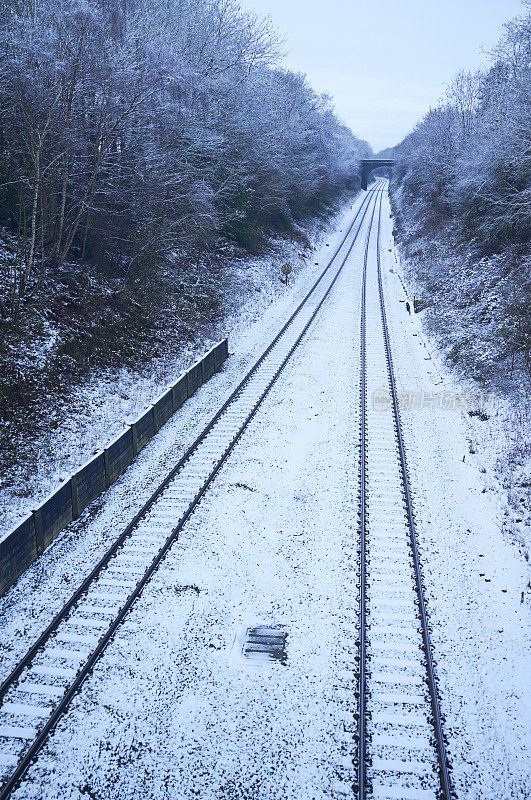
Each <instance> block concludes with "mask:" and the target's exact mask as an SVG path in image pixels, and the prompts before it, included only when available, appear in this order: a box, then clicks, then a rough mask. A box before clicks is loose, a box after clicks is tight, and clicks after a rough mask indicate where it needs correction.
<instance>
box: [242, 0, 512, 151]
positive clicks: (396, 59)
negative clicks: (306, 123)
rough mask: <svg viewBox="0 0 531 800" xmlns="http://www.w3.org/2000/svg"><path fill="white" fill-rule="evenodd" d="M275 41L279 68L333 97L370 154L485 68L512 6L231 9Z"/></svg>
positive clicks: (293, 3)
mask: <svg viewBox="0 0 531 800" xmlns="http://www.w3.org/2000/svg"><path fill="white" fill-rule="evenodd" d="M241 3H242V6H243V7H247V8H251V9H253V10H255V11H258V12H260V13H261V14H263V15H269V16H270V17H271V19H272V21H273V23H274V25H275V26H276V28H277V29H278V30H279V31H280V33H281V34H282V35H283V37H284V39H285V49H286V50H287V51H288V55H287V56H286V58H285V59H284V62H283V63H284V65H285V66H286V67H288V68H289V69H293V70H295V71H299V72H305V73H307V75H308V77H309V79H310V82H311V84H312V86H313V87H314V88H315V89H317V90H318V91H319V92H328V93H329V94H330V95H332V96H333V98H334V104H335V107H336V110H337V112H338V115H339V116H340V117H341V119H342V120H343V121H344V122H346V123H347V124H348V125H349V126H350V127H351V128H352V130H353V131H354V133H355V134H356V135H357V136H360V137H361V138H362V139H367V141H369V143H370V144H371V145H372V147H373V149H374V151H375V152H378V151H379V150H381V149H383V148H385V147H390V146H392V145H395V144H397V143H398V142H399V141H401V139H403V137H404V136H405V135H406V134H407V133H409V131H410V130H411V128H412V127H413V125H414V124H415V122H416V121H417V120H418V119H419V118H420V117H421V116H422V115H423V114H424V113H425V111H427V110H428V108H429V107H430V105H433V104H435V103H436V102H437V100H438V99H439V98H440V97H441V95H442V93H443V90H444V86H445V85H446V84H447V83H448V82H449V81H450V80H451V79H452V76H453V75H454V74H455V72H457V70H459V69H476V68H477V67H480V66H481V65H482V64H484V63H485V56H484V54H483V52H484V51H485V50H489V49H490V48H492V46H493V45H494V44H495V43H496V41H497V40H498V39H499V37H500V35H501V33H502V26H503V23H504V22H506V21H507V20H508V19H510V18H511V17H514V16H516V15H517V14H520V13H523V7H522V5H521V3H520V0H318V1H316V0H241Z"/></svg>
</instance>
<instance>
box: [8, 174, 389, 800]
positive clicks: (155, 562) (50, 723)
mask: <svg viewBox="0 0 531 800" xmlns="http://www.w3.org/2000/svg"><path fill="white" fill-rule="evenodd" d="M380 191H381V184H377V186H376V187H375V189H373V190H372V191H371V192H369V193H368V194H367V196H366V197H365V198H364V199H363V201H362V203H361V205H360V207H359V209H358V210H357V212H356V214H355V216H354V219H353V221H352V223H351V224H350V226H349V228H348V230H347V232H346V234H345V236H344V237H343V239H342V241H341V243H340V244H339V246H338V247H337V249H336V250H335V252H334V254H333V255H332V257H331V258H330V260H329V262H328V264H327V266H326V268H325V269H324V270H323V272H322V273H321V275H320V276H319V278H318V279H317V280H316V281H315V283H314V284H313V285H312V287H311V288H310V290H309V291H308V292H307V294H306V295H305V297H304V298H303V300H302V301H301V303H300V304H299V305H298V306H297V308H296V309H295V311H294V312H293V314H292V315H291V316H290V318H289V319H288V321H287V322H286V323H285V325H284V326H283V327H282V328H281V330H280V331H279V333H278V334H277V335H276V336H275V338H274V339H273V341H272V342H271V343H270V344H269V346H268V347H267V348H266V350H265V351H264V352H263V353H262V355H261V356H260V357H259V359H258V360H257V361H256V362H255V364H254V365H253V367H252V368H251V369H250V370H249V372H248V373H247V375H246V376H245V377H244V379H243V380H242V381H241V382H240V384H239V385H238V386H237V387H236V389H235V390H234V391H233V392H232V394H231V395H230V397H229V398H228V399H227V400H226V402H225V403H224V404H223V406H222V407H221V408H220V409H219V411H218V412H217V413H216V414H215V415H214V417H213V418H212V419H211V421H210V422H209V423H208V425H207V426H206V427H205V429H204V430H203V431H202V432H201V434H200V435H199V436H198V437H197V439H196V440H195V441H194V443H193V444H192V445H191V446H190V447H189V448H188V450H187V451H186V453H185V454H184V455H183V456H182V458H181V459H180V460H179V462H178V463H177V465H176V466H175V467H174V468H173V469H172V470H171V472H170V473H169V474H168V475H167V476H166V478H165V479H164V480H163V481H162V482H161V483H160V484H159V486H158V487H157V489H156V490H155V492H154V493H153V494H152V496H151V497H150V498H149V500H148V501H147V502H146V503H145V504H144V506H143V507H142V508H141V509H140V511H139V512H138V513H137V514H136V516H135V517H134V519H133V521H132V522H131V523H130V524H129V525H128V526H127V528H126V529H125V530H124V531H123V533H122V534H121V535H120V536H119V538H118V539H117V540H116V541H115V543H114V544H113V545H112V547H111V548H110V549H109V550H108V551H107V552H106V554H105V555H104V556H103V558H102V559H101V560H100V561H99V562H98V564H97V565H96V566H95V567H94V568H93V570H92V571H91V572H90V574H89V575H88V576H87V578H85V580H84V581H83V582H82V584H81V586H80V587H79V588H78V589H77V590H76V592H75V593H74V594H73V595H72V597H71V598H70V599H69V600H68V601H67V603H66V604H65V605H64V606H63V608H62V609H61V610H60V611H59V612H58V613H57V614H56V616H55V617H54V619H53V620H52V622H51V623H50V624H49V626H48V627H47V628H46V630H45V631H44V632H43V633H42V634H41V635H40V636H39V638H38V639H37V641H36V642H35V644H34V645H33V646H32V647H31V648H30V649H29V650H28V652H27V653H26V655H25V656H24V657H23V658H22V659H21V661H20V662H19V663H18V664H17V666H16V667H15V668H14V669H13V671H12V672H11V674H10V675H9V676H8V678H7V679H6V680H5V681H4V683H3V684H2V686H1V687H0V702H1V700H2V699H3V697H4V696H5V694H6V693H7V692H8V691H9V689H10V688H12V687H13V685H14V684H15V683H16V681H17V680H18V678H19V677H20V676H21V675H22V673H23V671H24V669H26V668H27V667H29V666H30V665H31V662H32V660H33V659H34V657H35V655H36V654H37V653H38V652H39V650H40V649H41V648H42V647H43V646H45V645H46V642H47V641H48V639H49V638H50V636H51V635H52V634H53V633H54V631H55V630H56V629H57V628H58V626H59V624H60V623H61V622H62V621H63V620H64V619H65V618H66V617H67V616H68V614H69V612H70V611H71V610H72V609H73V608H74V606H75V605H76V603H77V602H78V601H79V600H80V599H81V597H82V596H83V594H84V593H85V592H86V591H87V590H88V588H89V586H90V585H91V584H92V582H93V581H94V580H95V579H96V578H97V576H98V575H99V574H100V572H102V570H103V569H104V568H105V567H106V566H107V565H108V563H109V561H110V560H111V558H112V557H113V556H114V555H115V554H116V552H117V551H118V550H119V548H120V547H121V545H122V544H123V543H124V542H125V540H126V539H127V538H128V536H129V535H130V534H131V533H132V532H133V530H134V529H135V528H136V526H137V525H138V523H139V522H140V521H141V520H142V518H143V517H144V516H145V515H146V514H147V513H148V512H149V510H150V509H151V508H152V506H153V504H154V503H155V501H156V500H157V499H158V498H159V497H160V496H161V494H162V493H163V492H164V490H165V488H166V487H167V486H168V484H169V483H170V482H171V481H172V480H173V478H174V477H175V476H176V475H177V473H178V472H179V471H180V470H181V469H182V467H183V466H184V464H185V463H186V462H187V461H188V460H189V458H190V457H191V455H192V454H193V453H194V452H195V451H196V450H197V449H198V447H199V446H200V445H201V443H202V442H203V440H204V439H205V438H206V436H207V435H208V433H209V432H210V430H211V429H212V428H213V427H214V425H215V424H216V423H217V421H218V420H219V419H220V418H221V417H222V416H223V414H224V413H225V411H226V410H227V409H228V408H229V406H230V405H231V403H232V402H233V401H234V400H235V399H236V398H237V397H238V396H239V395H240V394H241V392H242V390H243V389H244V387H246V386H247V384H248V383H249V382H250V380H251V379H252V377H253V375H254V374H255V373H256V371H257V370H258V369H259V367H260V365H261V364H262V363H263V361H264V360H265V359H266V357H267V356H268V355H269V353H270V352H271V351H272V349H273V347H274V346H275V345H276V344H277V342H278V341H279V340H280V339H281V337H282V336H283V335H284V333H285V332H286V330H287V329H288V328H289V326H290V325H291V323H292V322H293V321H294V320H295V318H296V317H297V316H298V314H299V313H300V311H301V310H302V308H303V307H304V306H305V304H306V303H307V301H308V300H309V299H310V297H311V296H312V294H313V293H314V291H315V290H316V288H317V287H318V285H319V284H320V283H321V281H322V280H323V278H324V277H325V275H326V274H327V273H328V271H329V270H330V268H331V266H332V264H333V263H334V261H335V259H336V258H337V256H338V254H339V253H340V251H341V250H342V248H343V246H344V244H345V242H346V241H347V239H348V237H349V235H350V234H351V232H352V230H353V229H354V226H355V224H356V221H357V220H358V218H359V217H360V215H362V216H361V220H360V222H359V225H358V227H357V229H356V231H355V233H354V237H353V239H352V242H351V243H350V245H349V247H348V249H347V252H346V255H345V256H344V258H343V260H342V262H341V264H340V266H339V268H338V269H337V271H336V274H335V275H334V277H333V279H332V281H331V283H330V285H329V286H328V288H327V289H326V291H325V293H324V295H323V297H322V298H321V300H320V301H319V303H318V305H317V306H316V308H315V310H314V311H313V313H312V314H311V316H310V318H309V320H308V321H307V322H306V324H305V325H304V328H303V329H302V332H301V333H300V334H299V336H298V337H297V339H296V340H295V342H294V344H293V345H292V346H291V348H290V350H289V352H288V353H287V355H286V356H285V358H284V359H283V361H282V362H281V364H280V366H279V367H278V368H277V370H276V371H275V373H274V375H273V377H272V378H271V379H270V380H269V382H268V383H267V385H266V387H265V389H264V390H263V392H262V393H261V395H260V396H259V398H258V400H257V401H256V403H255V404H254V406H253V407H252V408H251V411H250V412H249V414H248V415H247V416H246V418H245V420H244V422H243V423H242V425H241V426H240V428H239V429H238V430H237V432H236V434H235V435H234V437H233V439H232V440H231V442H230V444H229V445H228V447H227V448H226V450H225V451H224V452H223V454H222V456H221V457H220V459H219V460H218V461H217V463H216V464H215V466H214V467H213V469H212V471H211V472H210V474H209V475H208V477H207V479H206V481H204V483H203V485H202V486H201V488H200V489H199V491H198V492H197V494H196V495H195V497H194V499H193V500H192V502H191V503H190V504H189V506H188V508H187V510H186V511H185V513H184V514H183V515H182V516H181V518H180V520H179V522H178V524H177V525H176V526H175V527H174V528H172V531H171V533H170V534H169V536H168V537H167V539H166V541H165V542H164V544H163V545H162V547H161V548H160V549H159V551H158V553H157V555H156V556H155V558H154V559H152V561H151V563H150V564H149V566H148V567H147V569H146V570H145V572H144V574H143V576H142V577H141V578H140V580H139V581H138V582H137V583H136V585H135V587H134V589H133V590H132V592H131V593H130V595H129V596H128V598H127V600H126V601H125V603H124V605H123V606H122V608H121V609H120V610H119V612H118V614H117V615H116V617H115V618H114V619H113V620H112V622H110V623H109V627H108V628H107V630H106V631H105V633H104V634H103V635H102V637H101V638H100V640H99V642H98V644H97V646H96V647H95V648H94V650H93V651H92V653H90V654H89V656H88V658H87V659H86V660H85V663H84V664H83V666H82V667H81V668H80V670H79V671H78V673H77V675H76V677H75V678H74V680H73V682H72V684H71V685H70V687H69V688H68V689H67V690H66V692H65V694H64V696H63V698H62V699H61V700H60V701H59V703H58V704H57V706H56V707H55V709H54V710H53V711H52V713H51V715H50V717H49V719H48V720H47V722H46V723H45V725H44V726H43V727H42V729H41V730H40V731H39V733H38V734H37V736H36V737H35V739H34V740H33V741H32V744H31V745H30V747H29V748H28V750H27V751H26V752H25V753H24V755H23V756H22V758H21V760H20V761H19V763H18V765H17V766H16V767H15V769H14V771H13V772H12V773H11V775H10V776H9V778H8V779H7V781H6V782H5V783H4V784H3V786H2V787H1V789H0V800H7V798H8V797H9V796H10V795H11V793H12V792H13V790H14V789H15V788H16V787H17V785H18V784H19V782H20V781H21V779H22V778H23V777H24V775H25V773H26V772H27V770H28V768H29V767H30V765H31V763H32V761H33V759H34V758H35V756H36V755H37V754H38V752H39V751H40V749H41V748H42V747H43V745H44V743H45V742H46V740H47V738H48V736H49V735H50V733H51V732H52V731H53V729H54V728H55V726H56V725H57V723H58V721H59V719H60V718H61V717H62V716H63V715H64V714H65V713H66V711H67V709H68V707H69V705H70V702H71V701H72V699H73V697H74V696H75V695H76V694H77V692H78V691H79V689H80V688H81V686H82V684H83V683H84V681H85V680H86V678H87V677H88V675H89V674H90V673H91V671H92V669H93V667H94V665H95V663H96V662H97V660H98V659H99V657H100V656H101V655H102V653H103V651H104V650H105V648H106V647H107V645H108V644H109V642H110V641H111V640H112V638H113V636H114V633H115V631H116V629H117V628H118V627H119V625H120V624H121V622H122V621H123V620H124V618H125V617H126V615H127V613H128V612H129V610H130V608H131V607H132V605H133V604H134V603H135V601H136V600H137V599H138V598H139V597H140V595H141V593H142V591H143V589H144V587H145V586H146V584H147V583H148V582H149V580H150V579H151V577H152V576H153V574H154V572H155V571H156V570H157V568H158V567H159V565H160V563H161V562H162V560H163V559H164V557H165V556H166V554H167V552H168V550H169V549H170V548H171V546H172V545H173V544H174V542H175V541H176V540H177V539H178V536H179V533H180V531H181V530H182V528H183V526H184V525H185V524H186V522H187V520H188V519H189V518H190V516H191V515H192V514H193V512H194V510H195V509H196V507H197V505H198V504H199V501H200V500H201V498H202V497H203V495H204V494H205V492H206V491H207V489H208V487H209V486H210V484H211V483H212V481H213V480H214V478H215V476H216V475H217V474H218V472H219V470H220V469H221V467H222V466H223V464H224V463H225V461H226V460H227V458H228V456H229V455H230V453H231V452H232V450H233V449H234V447H235V446H236V444H237V442H238V441H239V439H240V438H241V436H242V434H243V433H244V431H245V429H246V428H247V427H248V425H249V424H250V422H251V420H252V419H253V418H254V416H255V414H256V412H257V411H258V409H259V407H260V406H261V404H262V403H263V401H264V399H265V397H266V395H267V394H268V393H269V392H270V390H271V388H272V387H273V385H274V384H275V383H276V381H277V380H278V378H279V376H280V374H281V372H282V371H283V369H284V367H285V366H286V364H287V363H288V361H289V360H290V358H291V356H292V355H293V353H294V351H295V350H296V349H297V348H298V346H299V345H300V343H301V341H302V339H303V338H304V336H305V334H306V333H307V331H308V329H309V327H310V325H311V324H312V322H313V321H314V319H315V317H316V316H317V314H318V313H319V311H320V309H321V307H322V306H323V304H324V302H325V301H326V299H327V298H328V296H329V295H330V292H331V291H332V288H333V287H334V286H335V284H336V282H337V280H338V278H339V276H340V274H341V272H342V270H343V267H344V266H345V264H346V262H347V260H348V258H349V256H350V254H351V252H352V250H353V248H354V245H355V244H356V242H357V238H358V235H359V233H360V231H361V228H362V226H363V223H364V220H365V217H366V215H367V211H368V209H369V207H370V205H371V201H372V199H373V198H374V207H376V200H377V195H378V193H379V192H380ZM362 212H363V213H362ZM373 215H374V209H373Z"/></svg>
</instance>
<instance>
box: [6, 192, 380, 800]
mask: <svg viewBox="0 0 531 800" xmlns="http://www.w3.org/2000/svg"><path fill="white" fill-rule="evenodd" d="M383 186H384V183H382V182H378V183H377V184H376V186H375V187H374V188H373V189H372V190H371V191H369V192H368V193H367V195H366V196H365V197H364V198H363V200H362V202H361V204H360V205H359V208H358V210H357V212H356V213H355V215H354V218H353V220H352V222H351V224H350V226H349V228H348V230H347V232H346V234H345V236H344V237H343V240H342V241H341V243H340V245H339V246H338V248H337V249H336V251H335V252H334V253H333V255H332V257H331V259H330V260H329V262H328V264H327V266H326V268H325V269H324V270H323V272H322V273H321V275H320V276H319V278H318V279H317V280H316V281H315V283H314V284H313V286H312V287H311V289H310V290H309V292H308V293H307V294H306V296H305V297H304V298H303V300H302V301H301V303H300V304H299V306H298V307H297V308H296V310H295V311H294V313H293V314H292V315H291V317H290V318H289V320H288V321H287V322H286V324H285V325H284V326H283V328H282V329H281V330H280V332H279V333H278V334H277V336H276V337H275V338H274V339H273V341H272V342H271V343H270V344H269V346H268V347H267V348H266V350H265V351H264V352H263V354H262V355H261V356H260V358H259V359H258V360H257V362H256V363H255V364H254V366H253V367H252V368H251V369H250V371H249V372H248V373H247V375H246V376H245V377H244V379H243V380H242V381H241V383H240V384H239V385H238V386H237V388H236V389H235V390H234V392H233V393H232V394H231V396H230V397H229V398H228V400H227V401H226V402H225V403H224V404H223V406H222V407H221V408H220V409H219V411H218V412H217V413H216V414H215V416H214V417H213V418H212V420H211V421H210V422H209V423H208V425H207V426H206V427H205V429H204V430H203V431H202V432H201V434H200V435H199V436H198V437H197V439H196V440H195V442H194V443H193V444H192V445H191V447H190V448H189V449H188V450H187V451H186V453H185V454H184V455H183V457H182V458H181V459H180V460H179V462H178V463H177V464H176V466H175V467H174V468H173V469H172V470H171V472H170V473H169V474H168V475H167V476H166V477H165V478H164V480H163V481H162V482H161V483H160V485H159V486H158V488H157V489H156V491H155V492H154V493H153V495H152V496H151V498H150V499H149V500H148V502H147V503H146V504H145V505H144V506H143V508H142V509H141V510H140V512H139V513H138V514H137V515H136V516H135V518H134V519H133V521H132V522H131V523H130V524H129V525H128V527H127V528H126V529H125V530H124V531H123V532H122V533H121V534H120V535H119V537H118V538H117V539H116V541H115V542H114V543H113V545H112V546H111V547H110V548H109V550H108V551H107V552H106V554H105V555H104V556H103V558H102V559H101V560H100V561H99V563H98V564H97V565H96V566H95V567H94V569H93V570H92V571H91V572H90V574H89V575H88V576H87V577H86V578H85V579H84V580H83V581H82V583H81V585H80V586H79V588H78V589H77V590H76V591H75V592H74V594H73V595H72V596H71V598H70V599H69V600H68V602H67V603H66V604H65V605H64V606H63V608H62V609H61V610H60V611H59V613H57V614H56V616H55V617H54V619H53V620H52V622H51V623H50V624H49V625H48V627H47V628H46V630H45V631H44V632H43V633H42V634H41V635H40V636H39V637H38V639H37V640H36V641H35V642H34V643H33V644H32V645H31V647H30V648H29V650H28V651H27V653H26V655H25V656H24V657H23V658H22V659H21V660H20V661H19V663H18V664H17V665H16V667H15V668H14V669H13V670H12V672H11V673H10V675H9V676H8V677H7V678H6V679H5V681H4V682H3V683H2V685H1V686H0V704H1V705H0V800H6V798H8V797H9V796H10V795H11V793H12V792H13V790H14V789H15V788H16V787H17V786H18V785H19V783H20V782H21V780H22V779H23V778H24V775H25V774H26V772H27V770H28V768H29V767H30V765H31V763H32V762H33V760H34V759H35V758H36V756H37V754H38V753H39V751H40V749H41V748H42V747H43V745H44V744H45V742H46V741H47V739H48V737H49V735H50V734H51V732H52V731H53V729H54V728H55V726H56V725H57V723H58V721H59V720H60V718H61V717H62V716H63V715H64V714H65V713H66V711H67V710H68V707H69V705H70V703H71V701H72V699H73V697H74V696H75V695H76V693H77V692H78V691H79V689H80V688H81V686H82V684H83V682H84V680H85V679H86V678H87V676H88V675H89V674H90V672H91V670H92V669H93V667H94V665H95V663H96V662H97V660H98V659H99V657H100V656H101V655H102V653H103V652H104V650H105V648H106V647H107V645H108V644H109V642H110V641H111V640H112V638H113V635H114V633H115V631H116V629H117V628H118V627H119V625H120V624H121V622H122V621H123V620H124V618H125V617H126V615H127V613H128V611H129V610H130V608H131V607H132V605H133V604H134V603H135V601H136V600H137V599H138V598H139V597H140V595H141V594H142V591H143V589H144V587H145V586H146V584H147V583H148V582H149V581H150V579H151V577H152V576H153V574H154V573H155V571H156V570H157V568H158V566H159V564H160V563H161V562H162V560H163V559H164V557H165V555H166V554H167V552H168V551H169V549H170V548H171V547H172V545H173V544H174V542H175V541H176V540H177V539H178V537H179V533H180V531H181V530H182V528H183V526H184V525H185V524H186V522H187V520H188V519H189V517H190V516H191V515H192V513H193V512H194V509H195V508H196V507H197V505H198V503H199V502H200V500H201V498H202V497H203V495H204V494H205V492H206V491H207V489H208V487H209V485H210V484H211V482H212V481H213V479H214V478H215V476H216V475H217V473H218V472H219V470H220V468H221V467H222V465H223V464H224V463H225V461H226V460H227V458H228V457H229V455H230V453H231V452H232V450H233V449H234V447H235V445H236V443H237V442H238V440H239V439H240V437H241V436H242V434H243V432H244V430H245V429H246V428H247V426H248V425H249V423H250V422H251V420H252V419H253V418H254V416H255V414H256V412H257V411H258V409H259V407H260V405H261V404H262V403H263V401H264V399H265V397H266V396H267V394H268V393H269V391H270V390H271V388H272V387H273V385H274V384H275V382H276V381H277V379H278V378H279V376H280V374H281V372H282V370H283V369H284V367H285V366H286V364H287V363H288V361H289V360H290V358H291V357H292V356H293V354H294V353H295V351H296V350H297V348H298V347H299V345H300V343H301V341H302V340H303V338H304V336H305V334H306V332H307V331H308V329H309V327H310V326H311V324H312V322H313V320H314V319H315V317H316V316H317V314H318V313H319V311H320V309H321V307H322V306H323V304H324V302H325V300H326V299H327V297H328V296H329V294H330V292H331V290H332V288H333V286H334V285H335V283H336V281H337V279H338V277H339V275H340V273H341V272H342V270H343V267H344V266H345V264H346V262H347V260H348V258H349V256H350V254H351V252H352V249H353V247H354V245H355V243H356V241H357V239H358V235H359V233H360V231H361V229H362V226H363V224H364V220H365V218H366V216H367V214H369V212H370V210H371V207H372V209H373V212H374V206H375V204H376V201H377V198H378V195H379V194H380V193H381V192H382V190H383ZM334 265H335V266H334Z"/></svg>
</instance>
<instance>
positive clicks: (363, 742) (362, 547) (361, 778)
mask: <svg viewBox="0 0 531 800" xmlns="http://www.w3.org/2000/svg"><path fill="white" fill-rule="evenodd" d="M375 213H376V202H375V203H374V208H373V212H372V216H371V221H370V223H369V228H368V231H367V237H366V240H365V248H364V255H363V271H362V279H361V337H360V470H359V472H360V508H359V515H360V516H359V537H360V538H359V571H360V577H359V586H360V598H359V619H360V630H359V645H358V656H359V676H358V686H359V700H358V748H357V749H358V787H357V789H358V796H359V800H364V798H365V785H366V777H365V771H366V760H367V733H366V727H365V715H366V711H365V696H366V691H367V690H366V677H367V676H366V673H367V669H366V668H367V662H366V649H367V648H366V645H367V642H366V613H365V612H366V605H367V598H366V590H367V582H366V568H365V567H366V525H367V503H366V482H367V371H366V366H367V362H366V358H367V353H366V341H365V332H366V316H365V304H366V295H367V262H368V260H369V243H370V239H371V230H372V225H373V222H374V215H375Z"/></svg>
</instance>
